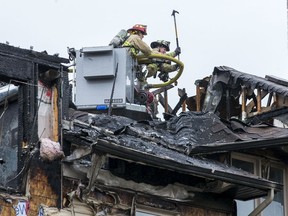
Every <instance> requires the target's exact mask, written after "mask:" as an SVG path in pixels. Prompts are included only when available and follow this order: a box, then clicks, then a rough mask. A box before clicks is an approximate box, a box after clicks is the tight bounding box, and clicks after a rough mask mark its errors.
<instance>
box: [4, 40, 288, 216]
mask: <svg viewBox="0 0 288 216" xmlns="http://www.w3.org/2000/svg"><path fill="white" fill-rule="evenodd" d="M0 60H1V61H0V81H1V88H0V103H1V109H0V110H1V115H0V123H1V130H0V131H1V136H0V138H1V142H0V143H1V145H0V148H1V151H0V173H1V175H0V179H1V180H0V189H1V193H0V197H1V200H0V203H1V204H0V206H1V207H0V212H1V213H2V214H3V215H14V214H15V211H16V210H15V209H16V208H18V210H19V209H21V207H25V211H26V213H27V215H38V214H40V213H43V215H44V214H45V215H52V214H53V215H73V214H74V215H77V214H80V213H81V215H135V214H136V212H137V211H138V210H139V209H160V210H161V211H162V212H164V213H163V214H162V215H165V212H166V213H167V212H169V215H170V214H171V215H191V214H192V212H198V214H197V215H219V216H222V215H223V216H224V215H235V200H236V199H237V200H251V199H255V198H260V197H265V196H267V195H269V193H271V191H273V192H274V191H275V192H276V193H277V192H279V191H282V190H283V187H282V185H281V184H279V183H276V182H273V181H270V180H268V179H265V178H260V177H258V176H255V175H253V174H251V173H248V172H245V171H243V170H241V169H237V168H235V167H233V166H231V165H230V164H231V162H230V159H231V158H230V156H231V152H242V153H247V154H253V155H262V156H263V155H265V157H267V158H269V157H276V158H277V159H279V160H280V161H282V162H284V163H287V153H288V152H287V143H288V135H287V134H288V133H287V129H286V125H287V120H288V119H287V95H288V90H287V85H288V83H287V82H286V81H285V80H282V79H279V78H276V77H273V76H266V77H265V78H261V77H257V76H254V75H251V74H246V73H243V72H240V71H237V70H235V69H233V68H229V67H225V66H221V67H215V68H214V71H213V73H212V75H211V76H209V77H205V78H204V79H202V80H197V81H196V82H195V86H196V93H197V94H196V95H195V96H192V97H189V96H187V94H186V93H185V92H184V93H183V90H181V89H180V90H179V91H180V92H182V94H180V98H179V104H177V106H176V107H175V108H174V109H172V108H170V109H168V111H167V112H166V113H165V121H158V120H157V121H155V120H153V119H152V120H151V119H148V120H147V119H142V120H139V119H137V120H135V119H133V118H128V117H125V116H120V115H107V113H90V112H86V111H83V110H77V109H75V106H73V104H72V103H71V86H70V85H69V81H68V73H69V70H68V67H67V66H65V65H67V64H69V62H70V61H69V60H68V59H65V58H60V57H58V56H53V55H48V54H47V53H41V52H36V51H33V50H25V49H21V48H16V47H12V46H9V45H5V44H0ZM161 93H163V91H161V90H160V91H159V94H161ZM159 98H160V97H159ZM162 99H163V98H162ZM264 101H265V102H264ZM183 104H184V105H185V106H186V107H187V110H185V111H183V112H180V113H179V112H178V110H179V109H180V107H182V106H183ZM176 113H178V114H176ZM276 124H277V125H278V126H277V125H276ZM279 125H280V126H279ZM15 206H16V207H15ZM77 212H78V213H77ZM172 213H173V214H172ZM2 214H1V215H2ZM136 215H137V214H136Z"/></svg>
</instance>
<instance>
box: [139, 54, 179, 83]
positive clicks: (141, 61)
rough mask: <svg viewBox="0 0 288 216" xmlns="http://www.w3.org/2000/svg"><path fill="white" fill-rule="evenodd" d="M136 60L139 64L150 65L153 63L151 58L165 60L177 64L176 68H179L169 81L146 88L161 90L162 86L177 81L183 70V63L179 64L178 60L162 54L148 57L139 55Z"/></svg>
mask: <svg viewBox="0 0 288 216" xmlns="http://www.w3.org/2000/svg"><path fill="white" fill-rule="evenodd" d="M136 58H137V60H138V63H139V64H151V63H153V62H152V58H159V59H165V60H169V61H172V62H174V63H176V64H178V66H179V70H178V72H177V74H176V75H175V76H174V77H173V78H172V79H170V80H169V81H167V82H164V83H159V84H147V88H161V87H164V86H168V85H170V84H172V83H175V82H176V81H177V80H178V79H179V77H180V76H181V74H182V72H183V70H184V64H183V62H181V61H179V60H178V59H176V58H174V57H171V56H167V55H163V54H150V55H149V56H145V55H139V56H137V57H136Z"/></svg>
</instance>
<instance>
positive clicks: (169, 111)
mask: <svg viewBox="0 0 288 216" xmlns="http://www.w3.org/2000/svg"><path fill="white" fill-rule="evenodd" d="M158 99H159V102H160V104H161V105H162V106H163V107H165V99H164V97H163V96H162V95H161V94H159V96H158ZM171 112H172V108H171V107H170V106H169V104H168V113H171Z"/></svg>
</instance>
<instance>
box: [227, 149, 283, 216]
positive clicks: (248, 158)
mask: <svg viewBox="0 0 288 216" xmlns="http://www.w3.org/2000/svg"><path fill="white" fill-rule="evenodd" d="M267 158H268V157H261V156H254V155H248V154H243V153H238V152H232V153H231V156H230V164H231V165H232V166H233V164H232V160H233V159H236V160H240V161H245V162H251V163H253V164H254V173H253V174H255V175H257V176H259V177H262V165H263V164H264V162H263V161H264V160H265V159H267ZM268 159H269V160H270V167H273V168H277V169H281V170H282V171H283V196H284V197H283V199H284V215H285V216H288V203H287V201H288V198H287V195H288V182H287V181H288V172H287V171H288V167H287V165H286V166H285V164H284V163H281V162H279V160H277V159H276V158H272V157H269V158H268ZM261 202H262V201H261V198H258V199H254V209H255V208H256V207H257V206H258V205H260V204H261ZM261 215H262V213H261Z"/></svg>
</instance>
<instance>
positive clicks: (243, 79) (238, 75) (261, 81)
mask: <svg viewBox="0 0 288 216" xmlns="http://www.w3.org/2000/svg"><path fill="white" fill-rule="evenodd" d="M214 75H215V76H217V78H216V80H218V81H221V82H224V83H226V84H228V83H231V84H232V83H234V84H236V83H242V84H243V85H244V86H247V87H249V88H251V89H256V88H258V87H259V88H261V89H263V90H266V91H268V92H276V93H278V94H280V95H283V96H288V88H287V82H285V81H284V80H282V82H280V83H276V82H275V81H274V80H275V79H274V78H273V77H271V76H266V78H262V77H258V76H255V75H251V74H247V73H244V72H241V71H238V70H235V69H233V68H230V67H227V66H220V67H215V68H214V71H213V76H214ZM273 81H274V82H273ZM215 82H217V81H215ZM284 83H285V85H286V86H285V85H283V84H284Z"/></svg>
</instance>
